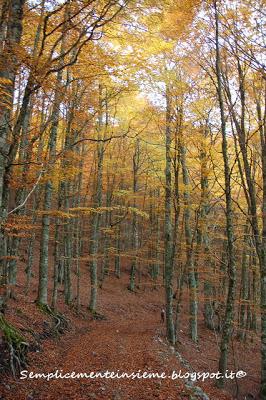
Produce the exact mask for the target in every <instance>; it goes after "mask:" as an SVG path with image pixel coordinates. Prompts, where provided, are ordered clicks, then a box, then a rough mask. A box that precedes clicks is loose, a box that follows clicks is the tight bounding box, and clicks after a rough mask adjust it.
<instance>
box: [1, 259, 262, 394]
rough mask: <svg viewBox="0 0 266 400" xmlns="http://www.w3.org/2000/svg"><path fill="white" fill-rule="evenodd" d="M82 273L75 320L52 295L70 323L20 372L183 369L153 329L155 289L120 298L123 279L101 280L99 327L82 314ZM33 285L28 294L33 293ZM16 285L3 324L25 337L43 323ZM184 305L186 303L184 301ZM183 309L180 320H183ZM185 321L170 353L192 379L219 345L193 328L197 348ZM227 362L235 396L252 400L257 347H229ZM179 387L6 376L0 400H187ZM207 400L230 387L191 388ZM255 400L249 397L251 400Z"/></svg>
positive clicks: (158, 382) (166, 382) (161, 332)
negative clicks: (239, 375) (235, 376)
mask: <svg viewBox="0 0 266 400" xmlns="http://www.w3.org/2000/svg"><path fill="white" fill-rule="evenodd" d="M87 275H88V273H87V269H86V268H85V266H84V271H83V279H84V281H83V285H82V286H83V293H82V304H83V306H82V310H81V314H80V315H77V313H76V312H75V310H74V309H69V308H68V307H66V306H65V305H64V304H63V293H62V291H60V293H59V309H60V311H61V312H63V313H64V315H66V316H67V317H68V318H69V319H70V321H71V328H70V330H69V331H68V332H65V333H64V334H63V335H61V336H60V337H59V338H54V337H48V338H45V339H43V340H42V341H41V350H40V351H37V352H36V351H35V352H30V353H29V366H28V368H27V369H28V371H33V372H35V373H36V372H42V373H47V372H54V371H56V370H59V371H60V370H62V371H63V372H64V373H66V372H72V371H75V372H87V373H89V372H91V371H106V370H109V371H114V372H117V370H119V371H120V372H128V373H130V372H133V371H134V372H137V371H138V370H141V371H142V372H144V371H148V372H160V373H162V372H165V373H166V374H167V375H169V374H171V373H172V371H173V370H175V371H179V370H180V369H181V370H182V373H185V372H186V370H185V368H184V367H183V366H182V365H180V363H179V361H178V360H177V358H176V356H175V355H174V354H173V349H171V347H170V346H169V345H168V344H167V343H166V340H165V328H164V326H163V325H162V324H161V322H160V308H161V305H162V303H163V301H164V293H163V289H162V288H160V289H158V290H151V288H150V287H146V290H144V289H143V288H142V289H139V290H138V292H137V293H130V292H129V291H128V290H127V276H128V275H127V273H126V272H124V273H123V277H122V279H121V280H117V279H116V278H114V277H108V278H107V280H106V282H105V285H104V288H103V289H99V303H98V304H99V305H98V312H99V313H101V314H103V315H104V316H105V317H106V320H93V319H92V317H91V315H90V313H89V312H88V311H87V309H86V303H87V301H86V300H87V297H88V291H89V285H88V283H87V284H86V282H89V280H88V276H87ZM35 280H36V277H35V278H34V279H33V285H32V287H36V286H35V284H36V282H34V281H35ZM23 284H24V278H23V273H22V272H21V280H20V286H18V287H17V293H18V294H17V298H16V300H10V303H9V306H8V310H7V312H6V318H7V319H8V320H9V321H10V322H12V323H14V325H15V326H16V327H18V328H20V329H22V332H23V333H24V334H25V335H26V337H27V339H28V340H32V336H31V335H30V334H29V333H27V332H26V331H27V329H28V328H31V329H33V330H34V331H35V332H39V333H40V332H42V331H43V330H44V328H45V326H46V325H47V324H45V322H44V321H45V320H46V321H47V322H49V317H48V316H45V315H44V314H42V313H41V312H40V311H39V310H38V309H37V307H36V305H35V304H34V299H35V297H36V291H34V290H33V291H32V292H31V294H30V295H29V296H27V297H26V296H25V295H24V294H23ZM184 302H185V303H186V302H187V300H186V296H185V299H184ZM186 312H187V310H186V307H184V310H183V313H184V315H186ZM187 325H188V321H187V319H186V318H185V317H182V321H181V326H182V331H181V332H180V343H179V344H178V346H177V350H178V352H179V353H180V354H181V355H182V356H183V357H184V358H185V359H187V360H188V361H189V363H190V364H191V366H192V368H193V369H194V370H195V371H210V372H215V371H216V370H217V363H218V362H217V359H218V354H219V352H218V345H217V340H218V342H219V338H218V337H216V336H215V334H214V333H213V332H210V331H208V330H207V329H206V328H205V327H204V324H203V321H202V320H200V323H199V332H200V338H199V339H200V340H199V346H196V345H195V344H193V343H192V342H191V340H190V339H189V337H188V335H187V330H188V329H187ZM233 349H234V356H235V357H234V359H233V358H231V359H230V362H229V367H228V369H230V370H233V371H235V370H244V371H246V372H247V373H248V375H247V377H245V378H243V379H241V380H238V386H239V396H238V399H244V398H245V395H246V394H247V393H252V394H253V395H254V396H255V395H256V393H257V392H258V389H259V340H258V338H257V337H253V342H251V341H250V339H249V341H248V342H247V343H245V344H241V343H239V342H238V341H237V340H235V341H234V346H233ZM231 353H232V352H231ZM184 383H185V382H184V380H181V379H179V380H176V381H174V380H171V379H158V378H157V379H146V380H145V379H135V380H131V379H104V378H103V379H100V378H97V379H57V380H55V379H53V380H51V381H49V382H47V381H46V380H43V379H25V380H20V379H14V378H12V377H11V376H10V375H8V374H7V373H2V375H1V376H0V399H5V400H23V399H27V400H34V399H38V400H44V399H45V400H46V399H51V400H57V399H62V400H63V399H64V400H74V399H76V400H85V399H96V400H152V399H159V400H178V399H180V400H182V399H192V398H193V397H191V396H190V394H189V391H188V389H187V388H186V387H185V385H184ZM197 385H198V386H200V387H201V388H202V389H203V390H204V391H205V393H207V394H208V396H209V398H210V399H211V400H226V399H228V400H229V399H235V398H237V397H236V381H230V382H229V381H228V382H227V384H226V387H225V389H224V390H218V389H216V388H215V384H214V381H213V380H206V381H205V382H204V383H203V382H201V381H199V382H197ZM254 398H255V397H254Z"/></svg>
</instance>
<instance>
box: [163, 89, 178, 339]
mask: <svg viewBox="0 0 266 400" xmlns="http://www.w3.org/2000/svg"><path fill="white" fill-rule="evenodd" d="M170 96H171V94H170V90H169V88H168V87H167V89H166V102H167V105H166V129H165V152H166V166H165V227H164V240H165V249H164V268H165V301H166V333H167V339H168V340H169V342H170V343H171V344H175V327H174V321H173V263H172V260H173V255H172V251H173V226H172V215H171V208H172V207H171V206H172V178H171V153H170V148H171V100H170Z"/></svg>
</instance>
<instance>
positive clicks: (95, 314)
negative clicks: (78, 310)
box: [91, 311, 107, 321]
mask: <svg viewBox="0 0 266 400" xmlns="http://www.w3.org/2000/svg"><path fill="white" fill-rule="evenodd" d="M91 314H92V318H93V319H95V320H100V321H103V320H106V319H107V318H106V316H105V315H103V314H100V313H98V312H97V311H91Z"/></svg>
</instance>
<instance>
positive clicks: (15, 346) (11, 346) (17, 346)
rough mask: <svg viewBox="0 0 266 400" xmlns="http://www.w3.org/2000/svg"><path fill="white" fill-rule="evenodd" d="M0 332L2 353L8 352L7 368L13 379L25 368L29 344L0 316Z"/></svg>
mask: <svg viewBox="0 0 266 400" xmlns="http://www.w3.org/2000/svg"><path fill="white" fill-rule="evenodd" d="M0 330H1V331H2V332H3V344H4V352H6V351H7V352H9V361H8V362H7V365H6V366H7V367H8V368H9V369H10V370H11V372H12V374H13V376H14V377H16V374H17V373H18V372H20V371H21V369H22V368H24V367H26V366H27V362H26V357H27V352H28V348H29V344H28V343H27V341H26V339H25V338H24V337H23V336H22V335H21V334H20V333H19V331H18V330H17V329H16V328H15V327H14V326H13V325H11V324H10V323H8V322H7V321H6V319H5V318H4V316H3V315H2V314H0Z"/></svg>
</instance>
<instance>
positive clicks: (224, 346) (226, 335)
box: [214, 0, 236, 387]
mask: <svg viewBox="0 0 266 400" xmlns="http://www.w3.org/2000/svg"><path fill="white" fill-rule="evenodd" d="M214 10H215V28H216V36H215V44H216V77H217V95H218V101H219V107H220V117H221V131H222V153H223V161H224V181H225V197H226V235H227V246H228V249H227V251H228V275H229V282H228V294H227V301H226V310H225V318H224V323H223V329H222V338H221V344H220V359H219V371H220V372H221V374H222V376H223V377H222V378H220V379H218V380H217V386H218V387H223V386H224V374H225V372H226V369H227V364H228V348H229V341H230V337H231V333H232V326H233V321H234V301H235V290H236V265H235V249H234V226H233V207H232V194H231V175H230V165H229V159H228V149H227V148H228V144H227V135H226V117H225V110H224V100H223V89H222V75H221V59H220V44H219V17H218V10H217V1H216V0H215V1H214Z"/></svg>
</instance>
